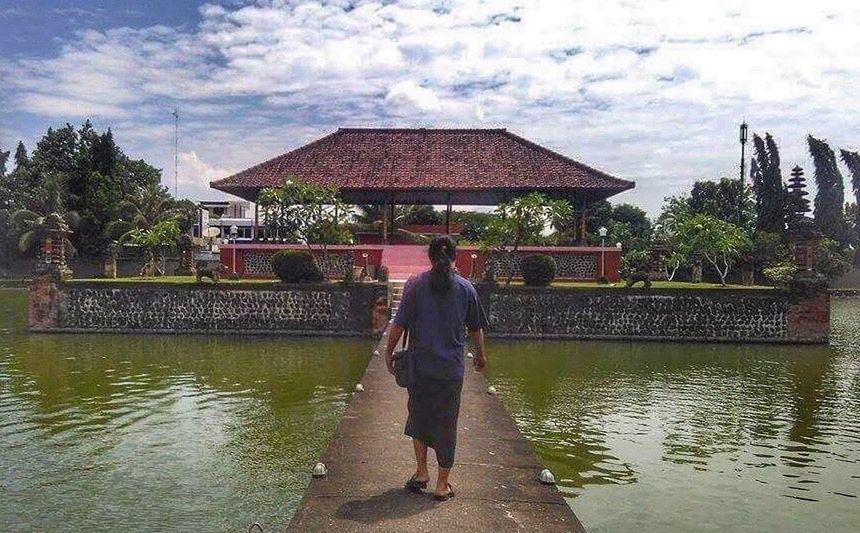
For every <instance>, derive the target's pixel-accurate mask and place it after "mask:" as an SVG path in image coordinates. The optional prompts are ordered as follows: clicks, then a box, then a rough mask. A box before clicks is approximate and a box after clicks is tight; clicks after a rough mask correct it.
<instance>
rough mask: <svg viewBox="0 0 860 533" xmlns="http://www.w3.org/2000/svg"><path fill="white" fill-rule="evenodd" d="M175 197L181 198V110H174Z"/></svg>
mask: <svg viewBox="0 0 860 533" xmlns="http://www.w3.org/2000/svg"><path fill="white" fill-rule="evenodd" d="M173 197H174V198H179V109H177V108H175V107H174V108H173Z"/></svg>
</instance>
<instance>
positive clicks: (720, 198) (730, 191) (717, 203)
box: [687, 178, 755, 232]
mask: <svg viewBox="0 0 860 533" xmlns="http://www.w3.org/2000/svg"><path fill="white" fill-rule="evenodd" d="M687 205H688V207H689V209H690V212H691V213H692V214H700V215H708V216H711V217H714V218H717V219H719V220H722V221H724V222H728V223H730V224H734V225H735V226H737V227H739V228H742V229H744V230H745V231H747V232H751V231H752V229H753V221H754V220H755V204H754V202H753V200H752V198H751V196H750V190H749V188H748V187H747V186H746V185H744V184H743V183H741V182H740V181H739V180H736V179H731V178H722V179H720V181H711V180H699V181H697V182H696V183H694V184H693V189H692V190H691V191H690V197H689V200H688V201H687Z"/></svg>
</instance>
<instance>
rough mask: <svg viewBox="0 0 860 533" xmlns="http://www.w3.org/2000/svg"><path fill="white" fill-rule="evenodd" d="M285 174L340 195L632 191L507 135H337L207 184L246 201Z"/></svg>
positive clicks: (397, 131)
mask: <svg viewBox="0 0 860 533" xmlns="http://www.w3.org/2000/svg"><path fill="white" fill-rule="evenodd" d="M288 176H296V177H297V178H298V179H300V180H302V181H308V182H313V183H319V184H326V185H336V186H337V187H338V188H339V189H340V190H341V193H342V194H344V196H345V197H346V196H347V193H349V192H350V191H353V192H365V193H385V192H391V191H419V190H423V191H445V192H451V193H454V194H458V193H461V192H467V191H471V192H475V193H479V192H480V191H482V190H487V191H489V190H496V191H498V190H501V189H512V190H514V189H515V190H547V191H554V192H556V193H562V194H564V193H567V194H571V195H573V194H577V193H579V194H582V193H590V194H588V196H590V197H604V198H605V197H608V196H611V195H613V194H617V193H619V192H621V191H625V190H627V189H631V188H633V187H634V183H633V182H631V181H625V180H622V179H619V178H616V177H613V176H610V175H609V174H606V173H605V172H601V171H599V170H596V169H594V168H591V167H589V166H587V165H584V164H582V163H579V162H577V161H574V160H573V159H570V158H568V157H565V156H563V155H561V154H558V153H556V152H554V151H552V150H549V149H547V148H544V147H542V146H539V145H537V144H535V143H533V142H531V141H528V140H526V139H523V138H522V137H519V136H517V135H514V134H513V133H510V132H508V131H506V130H504V129H354V128H344V129H339V130H337V131H336V132H335V133H332V134H330V135H327V136H325V137H323V138H321V139H319V140H316V141H314V142H312V143H310V144H306V145H304V146H302V147H300V148H297V149H295V150H293V151H291V152H287V153H286V154H283V155H280V156H278V157H275V158H274V159H270V160H268V161H265V162H263V163H260V164H259V165H256V166H253V167H251V168H249V169H247V170H243V171H242V172H239V173H237V174H234V175H232V176H230V177H227V178H224V179H221V180H217V181H214V182H212V183H211V184H210V185H211V186H212V187H213V188H215V189H218V190H221V191H225V192H229V193H233V194H237V195H238V196H242V197H245V198H248V197H249V196H254V195H255V194H256V190H258V189H260V188H263V187H269V186H273V185H279V184H281V183H282V182H283V180H284V179H285V178H286V177H288ZM464 198H465V197H464ZM250 199H253V198H250Z"/></svg>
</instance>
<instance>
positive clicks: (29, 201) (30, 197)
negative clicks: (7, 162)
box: [2, 141, 42, 210]
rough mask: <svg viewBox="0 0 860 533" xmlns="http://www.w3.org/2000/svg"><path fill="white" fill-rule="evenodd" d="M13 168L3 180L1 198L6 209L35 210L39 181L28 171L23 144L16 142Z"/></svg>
mask: <svg viewBox="0 0 860 533" xmlns="http://www.w3.org/2000/svg"><path fill="white" fill-rule="evenodd" d="M13 161H14V163H15V168H13V169H12V171H11V172H8V173H7V175H6V179H5V180H3V181H4V183H3V191H4V192H3V193H2V196H3V198H4V201H5V203H6V205H7V208H8V209H11V210H16V209H36V208H37V207H38V205H37V204H38V199H39V198H40V197H41V196H42V195H41V194H40V193H39V185H40V183H39V181H38V180H37V179H36V178H34V177H33V175H32V174H33V173H32V172H31V171H30V157H29V156H28V155H27V148H26V147H25V146H24V143H23V142H20V141H19V142H18V146H17V147H16V148H15V155H14V157H13Z"/></svg>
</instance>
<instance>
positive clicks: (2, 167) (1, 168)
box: [0, 146, 12, 178]
mask: <svg viewBox="0 0 860 533" xmlns="http://www.w3.org/2000/svg"><path fill="white" fill-rule="evenodd" d="M2 148H3V147H2V146H0V178H5V177H6V162H7V161H9V154H11V153H12V152H10V151H9V150H6V151H5V152H4V151H3V150H2Z"/></svg>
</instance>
